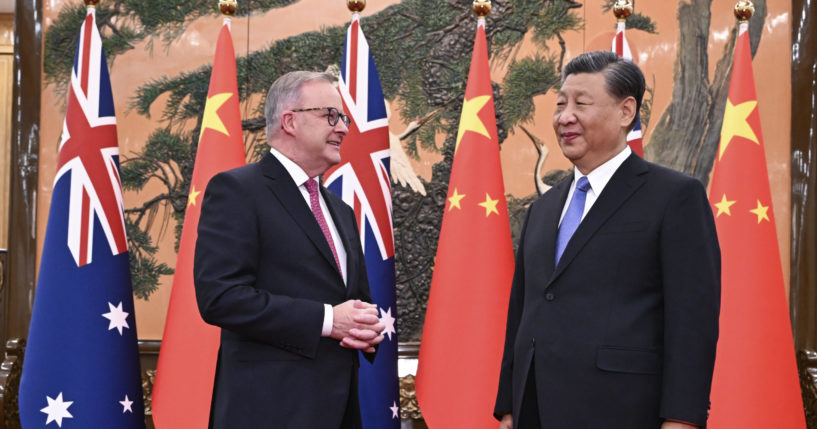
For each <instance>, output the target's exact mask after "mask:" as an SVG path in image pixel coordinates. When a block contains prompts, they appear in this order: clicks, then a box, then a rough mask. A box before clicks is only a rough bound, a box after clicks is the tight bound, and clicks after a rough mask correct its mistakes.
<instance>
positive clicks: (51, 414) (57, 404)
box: [40, 392, 74, 427]
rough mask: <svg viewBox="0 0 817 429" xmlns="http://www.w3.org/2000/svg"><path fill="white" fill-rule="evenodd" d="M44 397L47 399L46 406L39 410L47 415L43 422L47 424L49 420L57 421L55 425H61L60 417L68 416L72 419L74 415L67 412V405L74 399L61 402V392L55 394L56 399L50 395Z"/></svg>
mask: <svg viewBox="0 0 817 429" xmlns="http://www.w3.org/2000/svg"><path fill="white" fill-rule="evenodd" d="M45 399H47V400H48V406H47V407H45V408H43V409H42V410H40V412H43V413H45V414H47V415H48V418H47V419H46V420H45V424H46V425H48V424H49V423H51V422H57V426H59V427H62V419H64V418H69V419H72V418H74V416H72V415H71V413H69V412H68V407H70V406H71V404H73V403H74V401H66V402H63V400H62V392H60V394H59V395H57V399H52V398H51V397H50V396H48V395H46V396H45Z"/></svg>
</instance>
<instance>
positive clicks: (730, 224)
mask: <svg viewBox="0 0 817 429" xmlns="http://www.w3.org/2000/svg"><path fill="white" fill-rule="evenodd" d="M747 27H748V25H747V24H741V28H740V33H739V36H738V40H737V44H736V46H735V62H734V65H733V66H732V80H731V82H730V86H729V98H728V100H727V102H726V111H725V113H724V117H723V129H722V130H721V143H720V148H719V149H718V153H717V157H716V159H715V167H714V172H713V174H712V188H711V190H710V194H709V199H710V202H711V203H712V209H713V211H714V214H715V223H716V225H717V228H718V237H719V239H720V245H721V253H722V258H723V273H722V276H723V277H722V283H723V286H722V287H723V289H722V299H721V316H720V339H719V341H718V351H717V358H716V361H715V375H714V380H713V382H712V409H711V413H710V418H709V426H708V427H710V428H713V429H728V428H776V429H791V428H798V429H799V428H803V429H805V427H806V424H805V417H804V413H803V402H802V398H801V396H800V384H799V380H798V375H797V365H796V362H795V353H794V342H793V340H792V332H791V323H790V321H789V313H788V310H787V305H786V296H785V289H784V286H783V271H782V268H781V265H780V253H779V251H778V244H777V232H776V230H775V221H774V212H773V210H772V200H771V192H770V190H769V175H768V173H767V170H766V155H765V153H764V149H763V136H762V133H761V130H760V114H759V112H758V105H757V95H756V93H755V82H754V75H753V74H754V73H753V71H752V59H751V53H750V48H749V34H748V32H747V31H746V29H747ZM690 269H695V267H690Z"/></svg>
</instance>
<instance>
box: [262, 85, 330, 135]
mask: <svg viewBox="0 0 817 429" xmlns="http://www.w3.org/2000/svg"><path fill="white" fill-rule="evenodd" d="M318 79H320V80H324V81H326V82H329V83H331V84H335V82H337V78H336V77H335V75H333V74H332V73H327V72H323V73H321V72H311V71H292V72H289V73H287V74H285V75H283V76H281V77H279V78H278V79H276V80H275V82H273V83H272V86H270V88H269V92H267V100H266V101H265V102H264V118H265V119H266V123H267V137H268V138H269V136H271V135H273V134H274V133H276V132H277V130H278V129H279V128H280V127H281V122H280V121H281V113H282V112H283V111H284V110H286V109H289V108H292V107H295V106H294V104H295V103H297V102H298V99H299V98H300V95H301V86H303V84H305V83H307V82H310V81H313V80H318ZM309 107H321V106H309Z"/></svg>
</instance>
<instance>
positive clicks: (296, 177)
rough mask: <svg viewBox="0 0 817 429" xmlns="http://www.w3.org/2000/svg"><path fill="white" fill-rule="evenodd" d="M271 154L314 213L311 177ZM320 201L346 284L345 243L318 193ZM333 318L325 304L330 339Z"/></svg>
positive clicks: (278, 154)
mask: <svg viewBox="0 0 817 429" xmlns="http://www.w3.org/2000/svg"><path fill="white" fill-rule="evenodd" d="M270 153H271V154H272V155H273V156H274V157H275V158H276V159H277V160H278V161H279V162H280V163H281V165H283V166H284V168H285V169H286V171H287V173H289V175H290V177H292V180H293V181H294V182H295V184H296V185H298V190H299V191H301V196H303V197H304V201H305V202H306V206H307V207H309V210H310V211H312V203H311V201H310V199H309V191H307V190H306V186H305V185H304V184H305V183H306V181H307V180H309V179H312V178H311V177H309V176H308V175H307V174H306V172H304V170H303V169H302V168H301V167H300V166H298V164H296V163H295V162H294V161H292V160H291V159H289V158H287V157H286V155H284V154H282V153H281V152H279V151H278V150H276V149H275V148H274V147H270ZM316 180H317V179H316ZM318 199H319V200H320V204H321V211H322V212H323V217H324V218H326V224H327V225H328V226H329V233H330V234H331V235H332V241H333V242H334V245H335V252H336V253H337V254H338V262H339V263H340V266H341V267H343V269H341V270H340V274H341V276H342V277H343V284H346V249H345V248H344V247H343V241H341V239H340V234H338V228H337V227H336V226H335V221H334V220H332V213H331V212H330V211H329V208H328V207H327V206H326V201H325V200H324V198H323V194H322V193H321V192H318ZM333 317H334V311H333V309H332V306H331V305H329V304H324V313H323V328H322V329H321V335H322V336H324V337H328V336H329V335H330V334H331V333H332V319H333Z"/></svg>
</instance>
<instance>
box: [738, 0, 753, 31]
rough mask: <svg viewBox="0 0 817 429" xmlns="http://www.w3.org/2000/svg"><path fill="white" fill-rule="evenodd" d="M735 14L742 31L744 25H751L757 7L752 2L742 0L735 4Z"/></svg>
mask: <svg viewBox="0 0 817 429" xmlns="http://www.w3.org/2000/svg"><path fill="white" fill-rule="evenodd" d="M734 12H735V18H737V19H738V25H739V26H740V29H742V28H743V26H744V25H745V26H748V25H749V20H750V19H752V15H754V13H755V5H754V4H752V2H751V1H748V0H741V1H739V2H737V3H736V4H735V10H734Z"/></svg>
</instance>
